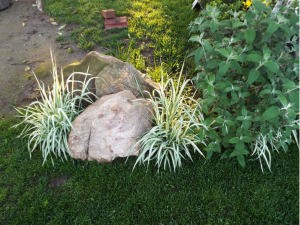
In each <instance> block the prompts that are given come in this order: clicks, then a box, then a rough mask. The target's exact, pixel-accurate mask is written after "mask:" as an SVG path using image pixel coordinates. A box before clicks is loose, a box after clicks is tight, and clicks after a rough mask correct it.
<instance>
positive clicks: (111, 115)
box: [68, 90, 152, 162]
mask: <svg viewBox="0 0 300 225" xmlns="http://www.w3.org/2000/svg"><path fill="white" fill-rule="evenodd" d="M151 111H152V106H151V104H150V103H149V102H147V101H146V100H144V99H137V98H136V97H135V96H134V95H133V93H132V92H131V91H128V90H125V91H122V92H119V93H116V94H112V95H106V96H103V97H101V98H100V99H99V100H98V101H96V102H95V103H93V104H92V105H90V106H89V107H88V108H87V109H86V110H85V111H84V112H83V113H81V114H80V115H79V116H78V117H77V118H76V119H75V121H74V122H73V127H74V129H72V131H71V132H70V135H69V140H68V144H69V149H70V152H71V156H72V157H73V158H76V159H83V160H85V159H87V160H97V161H98V162H111V161H112V160H114V159H115V158H116V157H128V156H130V155H138V151H139V149H138V148H135V149H133V150H131V149H132V146H133V145H134V144H135V143H136V142H137V140H138V138H139V137H140V136H141V135H142V134H143V133H144V132H146V131H147V130H150V129H151V121H150V118H151Z"/></svg>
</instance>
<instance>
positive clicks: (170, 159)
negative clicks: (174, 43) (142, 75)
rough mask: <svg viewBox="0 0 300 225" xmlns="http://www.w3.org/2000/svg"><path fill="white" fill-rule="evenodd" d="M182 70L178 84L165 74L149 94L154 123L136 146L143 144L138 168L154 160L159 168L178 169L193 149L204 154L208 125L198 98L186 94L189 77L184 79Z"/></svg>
mask: <svg viewBox="0 0 300 225" xmlns="http://www.w3.org/2000/svg"><path fill="white" fill-rule="evenodd" d="M181 74H182V73H181ZM181 74H180V77H179V80H178V82H177V84H175V82H174V80H173V79H168V80H167V81H166V82H164V80H163V78H162V80H161V83H160V88H159V89H158V90H155V91H154V93H153V95H150V94H149V95H150V99H149V101H150V102H151V103H152V105H153V109H154V111H153V123H154V126H153V128H152V129H151V130H150V131H148V132H147V133H145V134H144V135H143V136H142V137H141V139H140V140H139V141H138V142H137V143H136V145H135V146H134V147H136V146H139V147H140V152H139V156H138V158H137V160H136V163H135V165H134V168H135V167H136V165H137V164H147V166H149V164H150V162H151V161H154V162H155V165H156V167H157V169H158V171H159V170H160V168H163V169H164V170H166V169H170V170H172V169H173V170H174V171H175V170H176V169H177V168H178V167H180V166H181V165H182V160H183V159H185V158H186V157H187V158H189V159H191V160H192V154H193V153H195V152H196V153H199V154H200V155H202V156H203V153H202V150H201V149H200V146H201V145H202V146H204V145H205V138H204V134H205V130H206V129H207V128H206V127H205V125H204V124H203V123H202V122H203V115H202V114H201V108H200V106H199V104H198V102H197V101H195V100H194V99H193V98H190V97H186V96H185V95H184V91H185V89H186V86H187V84H188V83H189V80H185V81H183V82H182V83H181ZM199 133H202V134H203V135H199Z"/></svg>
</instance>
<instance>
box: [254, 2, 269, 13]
mask: <svg viewBox="0 0 300 225" xmlns="http://www.w3.org/2000/svg"><path fill="white" fill-rule="evenodd" d="M252 3H253V7H254V8H255V10H257V11H259V12H263V11H265V10H266V9H267V7H266V5H264V4H263V3H262V2H261V1H253V2H252Z"/></svg>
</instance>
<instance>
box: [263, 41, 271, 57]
mask: <svg viewBox="0 0 300 225" xmlns="http://www.w3.org/2000/svg"><path fill="white" fill-rule="evenodd" d="M263 55H264V60H268V59H269V58H270V56H271V50H270V49H269V48H268V47H267V46H266V45H265V46H264V47H263Z"/></svg>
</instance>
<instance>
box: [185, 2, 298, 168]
mask: <svg viewBox="0 0 300 225" xmlns="http://www.w3.org/2000/svg"><path fill="white" fill-rule="evenodd" d="M271 11H272V9H271V8H270V7H267V6H265V5H264V4H262V3H261V2H259V1H253V6H251V7H250V9H249V10H248V11H247V12H242V11H241V12H231V14H232V18H231V19H220V18H221V17H222V15H221V13H220V11H219V10H218V9H217V8H215V7H208V8H207V9H206V10H205V11H202V12H201V13H200V16H199V17H198V18H197V19H196V20H195V21H193V22H192V23H191V24H190V31H191V32H192V33H193V35H192V37H191V38H190V41H192V42H194V43H197V45H198V48H197V49H196V50H195V51H193V52H192V53H191V54H190V56H193V58H194V61H195V63H196V70H197V72H198V73H197V75H196V76H195V77H194V81H195V84H196V86H197V88H198V89H199V90H200V91H201V94H202V100H201V101H200V103H201V105H202V110H203V113H204V114H205V115H206V116H207V118H208V119H207V121H206V122H207V124H208V125H210V128H211V131H210V132H209V133H208V135H209V137H210V138H211V140H213V142H212V143H210V144H209V145H208V146H207V148H206V151H207V156H208V157H211V156H212V155H213V153H221V150H222V149H225V150H226V151H224V152H222V156H221V158H227V157H236V158H237V160H238V162H239V163H240V165H242V166H245V156H247V155H248V154H250V153H251V154H252V155H255V156H256V157H257V158H258V159H259V160H260V162H261V166H262V169H263V161H264V162H265V163H266V165H267V167H268V168H269V169H270V168H271V154H272V152H273V151H279V150H280V149H282V150H284V151H287V150H288V145H289V144H290V143H291V142H292V139H293V137H294V138H295V139H296V140H297V139H298V136H297V129H298V127H299V126H298V124H299V123H298V107H299V99H298V97H299V89H298V84H297V83H298V76H299V70H298V66H299V64H298V59H299V58H298V54H299V52H298V40H297V34H298V29H299V27H298V15H297V14H296V13H295V11H294V10H290V9H284V8H283V9H281V11H280V12H278V13H277V14H274V13H272V12H271ZM295 54H296V55H297V57H295Z"/></svg>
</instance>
